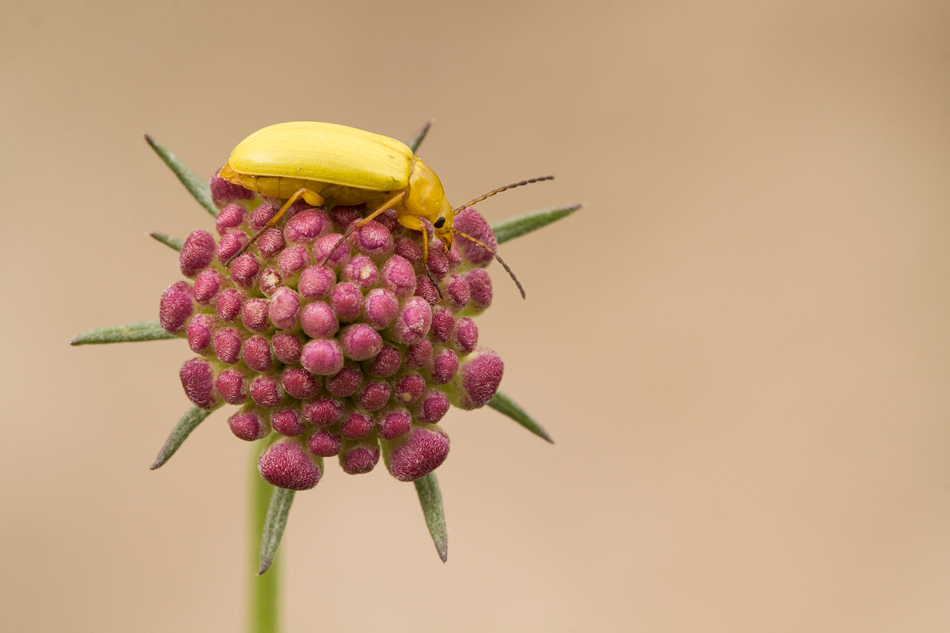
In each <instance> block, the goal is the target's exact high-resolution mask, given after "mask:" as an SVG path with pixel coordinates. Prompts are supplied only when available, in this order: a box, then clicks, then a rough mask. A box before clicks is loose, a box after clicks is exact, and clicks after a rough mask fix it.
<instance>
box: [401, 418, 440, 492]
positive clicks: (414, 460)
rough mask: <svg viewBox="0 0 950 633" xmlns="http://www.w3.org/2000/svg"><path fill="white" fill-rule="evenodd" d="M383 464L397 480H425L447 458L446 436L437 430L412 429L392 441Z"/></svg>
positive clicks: (434, 428)
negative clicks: (421, 478)
mask: <svg viewBox="0 0 950 633" xmlns="http://www.w3.org/2000/svg"><path fill="white" fill-rule="evenodd" d="M387 453H388V455H387V457H388V459H387V460H386V465H387V466H388V468H389V472H390V474H391V475H392V476H393V477H395V478H396V479H398V480H399V481H413V480H415V479H419V478H420V477H425V476H426V475H428V474H429V473H431V472H432V471H433V470H435V469H436V468H438V467H439V466H441V465H442V462H444V461H445V458H446V457H448V455H449V436H448V435H447V434H446V433H445V432H444V431H443V430H442V429H440V428H438V427H431V428H429V427H427V428H421V427H415V428H413V429H412V430H411V431H410V432H409V434H408V435H406V436H404V437H401V438H399V439H398V440H396V441H394V442H393V445H392V448H391V449H390V450H389V451H387Z"/></svg>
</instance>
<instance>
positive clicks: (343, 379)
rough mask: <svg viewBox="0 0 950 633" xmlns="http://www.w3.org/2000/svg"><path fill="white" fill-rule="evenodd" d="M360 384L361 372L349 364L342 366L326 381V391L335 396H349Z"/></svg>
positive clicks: (361, 380)
mask: <svg viewBox="0 0 950 633" xmlns="http://www.w3.org/2000/svg"><path fill="white" fill-rule="evenodd" d="M362 384H363V372H361V371H360V370H359V369H357V368H356V367H353V366H351V365H348V366H345V367H343V369H341V370H340V371H338V372H337V373H336V374H334V375H333V376H331V377H329V378H327V381H326V387H327V391H329V392H330V393H332V394H333V395H334V396H336V397H337V398H349V397H350V396H352V395H353V394H354V393H356V390H357V389H359V388H360V385H362Z"/></svg>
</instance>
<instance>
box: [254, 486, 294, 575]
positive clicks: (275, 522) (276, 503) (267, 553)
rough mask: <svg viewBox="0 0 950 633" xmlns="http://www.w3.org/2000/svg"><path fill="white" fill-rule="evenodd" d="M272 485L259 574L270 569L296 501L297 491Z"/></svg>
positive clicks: (265, 520)
mask: <svg viewBox="0 0 950 633" xmlns="http://www.w3.org/2000/svg"><path fill="white" fill-rule="evenodd" d="M268 485H269V484H268ZM271 487H272V488H273V489H274V492H273V493H272V494H271V498H270V505H269V506H268V507H267V517H266V518H265V519H264V529H263V532H262V534H261V567H260V570H259V571H258V572H257V574H258V575H261V574H263V573H264V572H266V571H267V570H268V569H270V566H271V564H273V562H274V557H275V556H277V548H278V547H279V546H280V539H281V538H282V537H283V536H284V528H285V527H287V516H288V515H289V514H290V506H291V505H292V504H293V502H294V493H295V492H296V491H295V490H288V489H286V488H278V487H276V486H271Z"/></svg>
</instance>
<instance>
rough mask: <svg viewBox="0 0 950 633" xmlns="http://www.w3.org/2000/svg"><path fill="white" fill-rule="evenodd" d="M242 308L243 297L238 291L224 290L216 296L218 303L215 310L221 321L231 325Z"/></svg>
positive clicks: (232, 289)
mask: <svg viewBox="0 0 950 633" xmlns="http://www.w3.org/2000/svg"><path fill="white" fill-rule="evenodd" d="M242 307H244V295H243V294H242V293H241V291H240V290H235V289H234V288H225V289H224V290H222V291H221V293H220V294H219V295H218V301H217V303H216V304H215V309H216V310H217V312H218V316H219V317H221V320H222V321H227V322H228V323H233V322H234V321H235V320H237V318H238V315H240V314H241V308H242Z"/></svg>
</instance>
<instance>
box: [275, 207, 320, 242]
mask: <svg viewBox="0 0 950 633" xmlns="http://www.w3.org/2000/svg"><path fill="white" fill-rule="evenodd" d="M329 229H330V218H329V217H328V216H327V214H326V213H324V212H323V211H316V210H314V209H307V210H306V211H301V212H300V213H298V214H297V215H295V216H294V217H292V218H290V220H288V221H287V225H286V226H285V227H284V237H286V238H287V241H288V242H289V243H291V244H313V243H314V242H315V241H316V239H317V238H318V237H320V235H322V234H323V233H325V232H326V231H328V230H329Z"/></svg>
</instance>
